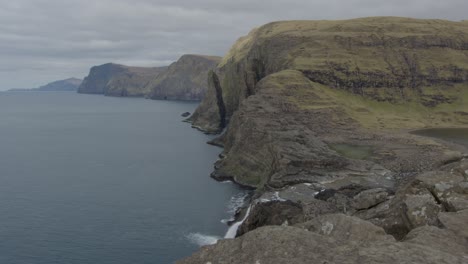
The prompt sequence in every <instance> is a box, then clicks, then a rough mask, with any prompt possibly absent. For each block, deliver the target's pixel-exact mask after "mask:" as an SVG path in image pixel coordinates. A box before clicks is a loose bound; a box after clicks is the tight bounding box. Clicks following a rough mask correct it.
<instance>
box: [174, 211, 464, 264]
mask: <svg viewBox="0 0 468 264" xmlns="http://www.w3.org/2000/svg"><path fill="white" fill-rule="evenodd" d="M459 228H461V226H459ZM466 239H467V237H466V236H464V235H463V234H457V233H456V232H453V231H451V230H448V229H439V228H435V227H427V226H426V227H421V228H418V229H415V230H413V231H412V232H411V233H410V234H408V236H407V239H406V240H404V241H401V242H397V241H396V240H395V239H394V238H393V237H392V236H389V235H387V234H386V233H385V231H384V230H383V229H381V228H379V227H377V226H375V225H373V224H371V223H369V222H367V221H363V220H360V219H358V218H355V217H350V216H344V215H340V214H330V215H323V216H321V217H318V218H316V219H314V220H312V221H309V222H306V223H304V224H301V225H299V226H294V227H291V226H288V227H285V226H283V227H279V226H268V227H262V228H259V229H256V230H254V231H252V232H249V233H247V234H245V235H244V236H242V237H239V238H236V239H234V240H222V241H220V242H218V243H217V244H216V245H213V246H206V247H203V248H202V249H201V250H200V251H199V252H197V253H195V254H194V255H193V256H192V257H190V258H187V259H185V260H181V261H179V262H177V263H179V264H193V263H213V264H214V263H216V264H218V263H219V264H228V263H232V264H234V263H239V264H241V263H242V264H246V263H252V264H256V263H268V264H275V263H278V264H280V263H281V264H282V263H297V264H299V263H301V264H302V263H353V264H354V263H434V264H435V263H438V264H440V263H447V264H448V263H466V262H467V261H468V243H467V240H466Z"/></svg>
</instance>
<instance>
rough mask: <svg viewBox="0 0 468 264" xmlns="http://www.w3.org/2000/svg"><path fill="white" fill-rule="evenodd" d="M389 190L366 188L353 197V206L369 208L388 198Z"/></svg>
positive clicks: (360, 208)
mask: <svg viewBox="0 0 468 264" xmlns="http://www.w3.org/2000/svg"><path fill="white" fill-rule="evenodd" d="M387 197H388V192H387V191H386V190H385V189H382V188H377V189H371V190H366V191H363V192H361V193H359V194H358V195H356V196H354V198H353V206H354V208H356V209H358V210H362V209H369V208H371V207H373V206H376V205H377V204H380V203H383V202H385V201H386V200H387Z"/></svg>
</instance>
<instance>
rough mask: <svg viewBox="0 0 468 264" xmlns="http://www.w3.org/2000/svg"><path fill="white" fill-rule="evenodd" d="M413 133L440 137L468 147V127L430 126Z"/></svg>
mask: <svg viewBox="0 0 468 264" xmlns="http://www.w3.org/2000/svg"><path fill="white" fill-rule="evenodd" d="M413 133H414V134H416V135H420V136H427V137H434V138H440V139H443V140H447V141H450V142H453V143H457V144H461V145H464V146H466V147H468V128H431V129H423V130H418V131H415V132H413Z"/></svg>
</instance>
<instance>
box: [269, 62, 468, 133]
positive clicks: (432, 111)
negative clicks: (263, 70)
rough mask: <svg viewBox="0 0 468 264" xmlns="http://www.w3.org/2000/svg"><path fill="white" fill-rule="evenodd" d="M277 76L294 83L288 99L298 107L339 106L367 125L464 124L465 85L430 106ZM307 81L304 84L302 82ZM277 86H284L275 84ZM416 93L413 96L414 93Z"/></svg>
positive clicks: (467, 118) (294, 75)
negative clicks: (443, 101) (382, 99)
mask: <svg viewBox="0 0 468 264" xmlns="http://www.w3.org/2000/svg"><path fill="white" fill-rule="evenodd" d="M276 75H277V78H281V79H283V80H282V81H281V82H284V78H287V81H288V83H294V82H297V85H296V86H295V87H296V89H295V90H294V91H291V92H290V93H289V97H288V100H289V101H290V102H292V103H294V104H295V105H297V106H298V107H299V108H301V109H304V110H307V109H320V108H343V109H345V112H346V113H347V114H349V115H350V116H351V117H352V118H353V119H355V120H357V121H358V122H359V123H360V124H362V125H363V126H364V127H367V128H377V129H383V128H387V129H407V128H408V129H412V128H423V127H454V126H468V89H467V87H466V85H458V86H456V87H454V89H453V91H452V92H453V93H456V94H457V97H458V99H457V100H456V101H455V102H454V103H451V104H441V105H438V106H436V107H434V108H428V107H424V106H423V105H421V104H420V103H418V102H400V103H390V102H378V101H375V100H372V99H369V98H366V97H362V96H359V95H356V94H353V93H350V92H347V91H344V90H338V89H332V88H330V87H327V86H325V85H322V84H319V83H314V82H312V81H306V79H305V78H303V76H302V74H301V73H300V72H297V71H292V70H286V71H283V72H280V73H278V74H276ZM304 82H308V83H306V84H305V83H304ZM277 88H278V89H284V88H283V87H282V86H279V85H278V86H277ZM415 96H417V95H415Z"/></svg>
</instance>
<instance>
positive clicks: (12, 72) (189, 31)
mask: <svg viewBox="0 0 468 264" xmlns="http://www.w3.org/2000/svg"><path fill="white" fill-rule="evenodd" d="M466 10H468V2H467V1H466V0H447V1H437V0H386V1H381V0H327V1H319V0H267V1H265V0H258V1H252V0H236V1H232V0H229V1H225V0H180V1H176V0H15V1H11V0H0V58H1V60H0V80H1V82H0V90H1V89H7V88H11V87H34V86H38V85H41V84H43V83H45V82H48V81H53V80H55V79H61V78H67V77H71V76H75V77H83V76H85V75H86V74H87V72H88V70H89V68H90V67H91V66H93V65H97V64H102V63H106V62H110V61H112V62H116V63H123V64H128V65H141V66H160V65H167V64H169V63H170V62H172V61H174V60H176V59H177V58H178V57H179V56H180V55H182V54H185V53H200V54H212V55H223V54H224V53H225V52H226V51H227V50H228V49H229V47H230V46H231V45H232V43H233V42H234V41H235V40H236V39H237V38H239V37H240V36H242V35H245V34H246V33H248V32H249V31H250V30H251V29H252V28H253V27H256V26H259V25H262V24H264V23H267V22H270V21H275V20H289V19H346V18H354V17H362V16H380V15H392V16H411V17H419V18H442V19H451V20H461V19H466V15H465V13H466V12H465V11H466Z"/></svg>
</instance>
